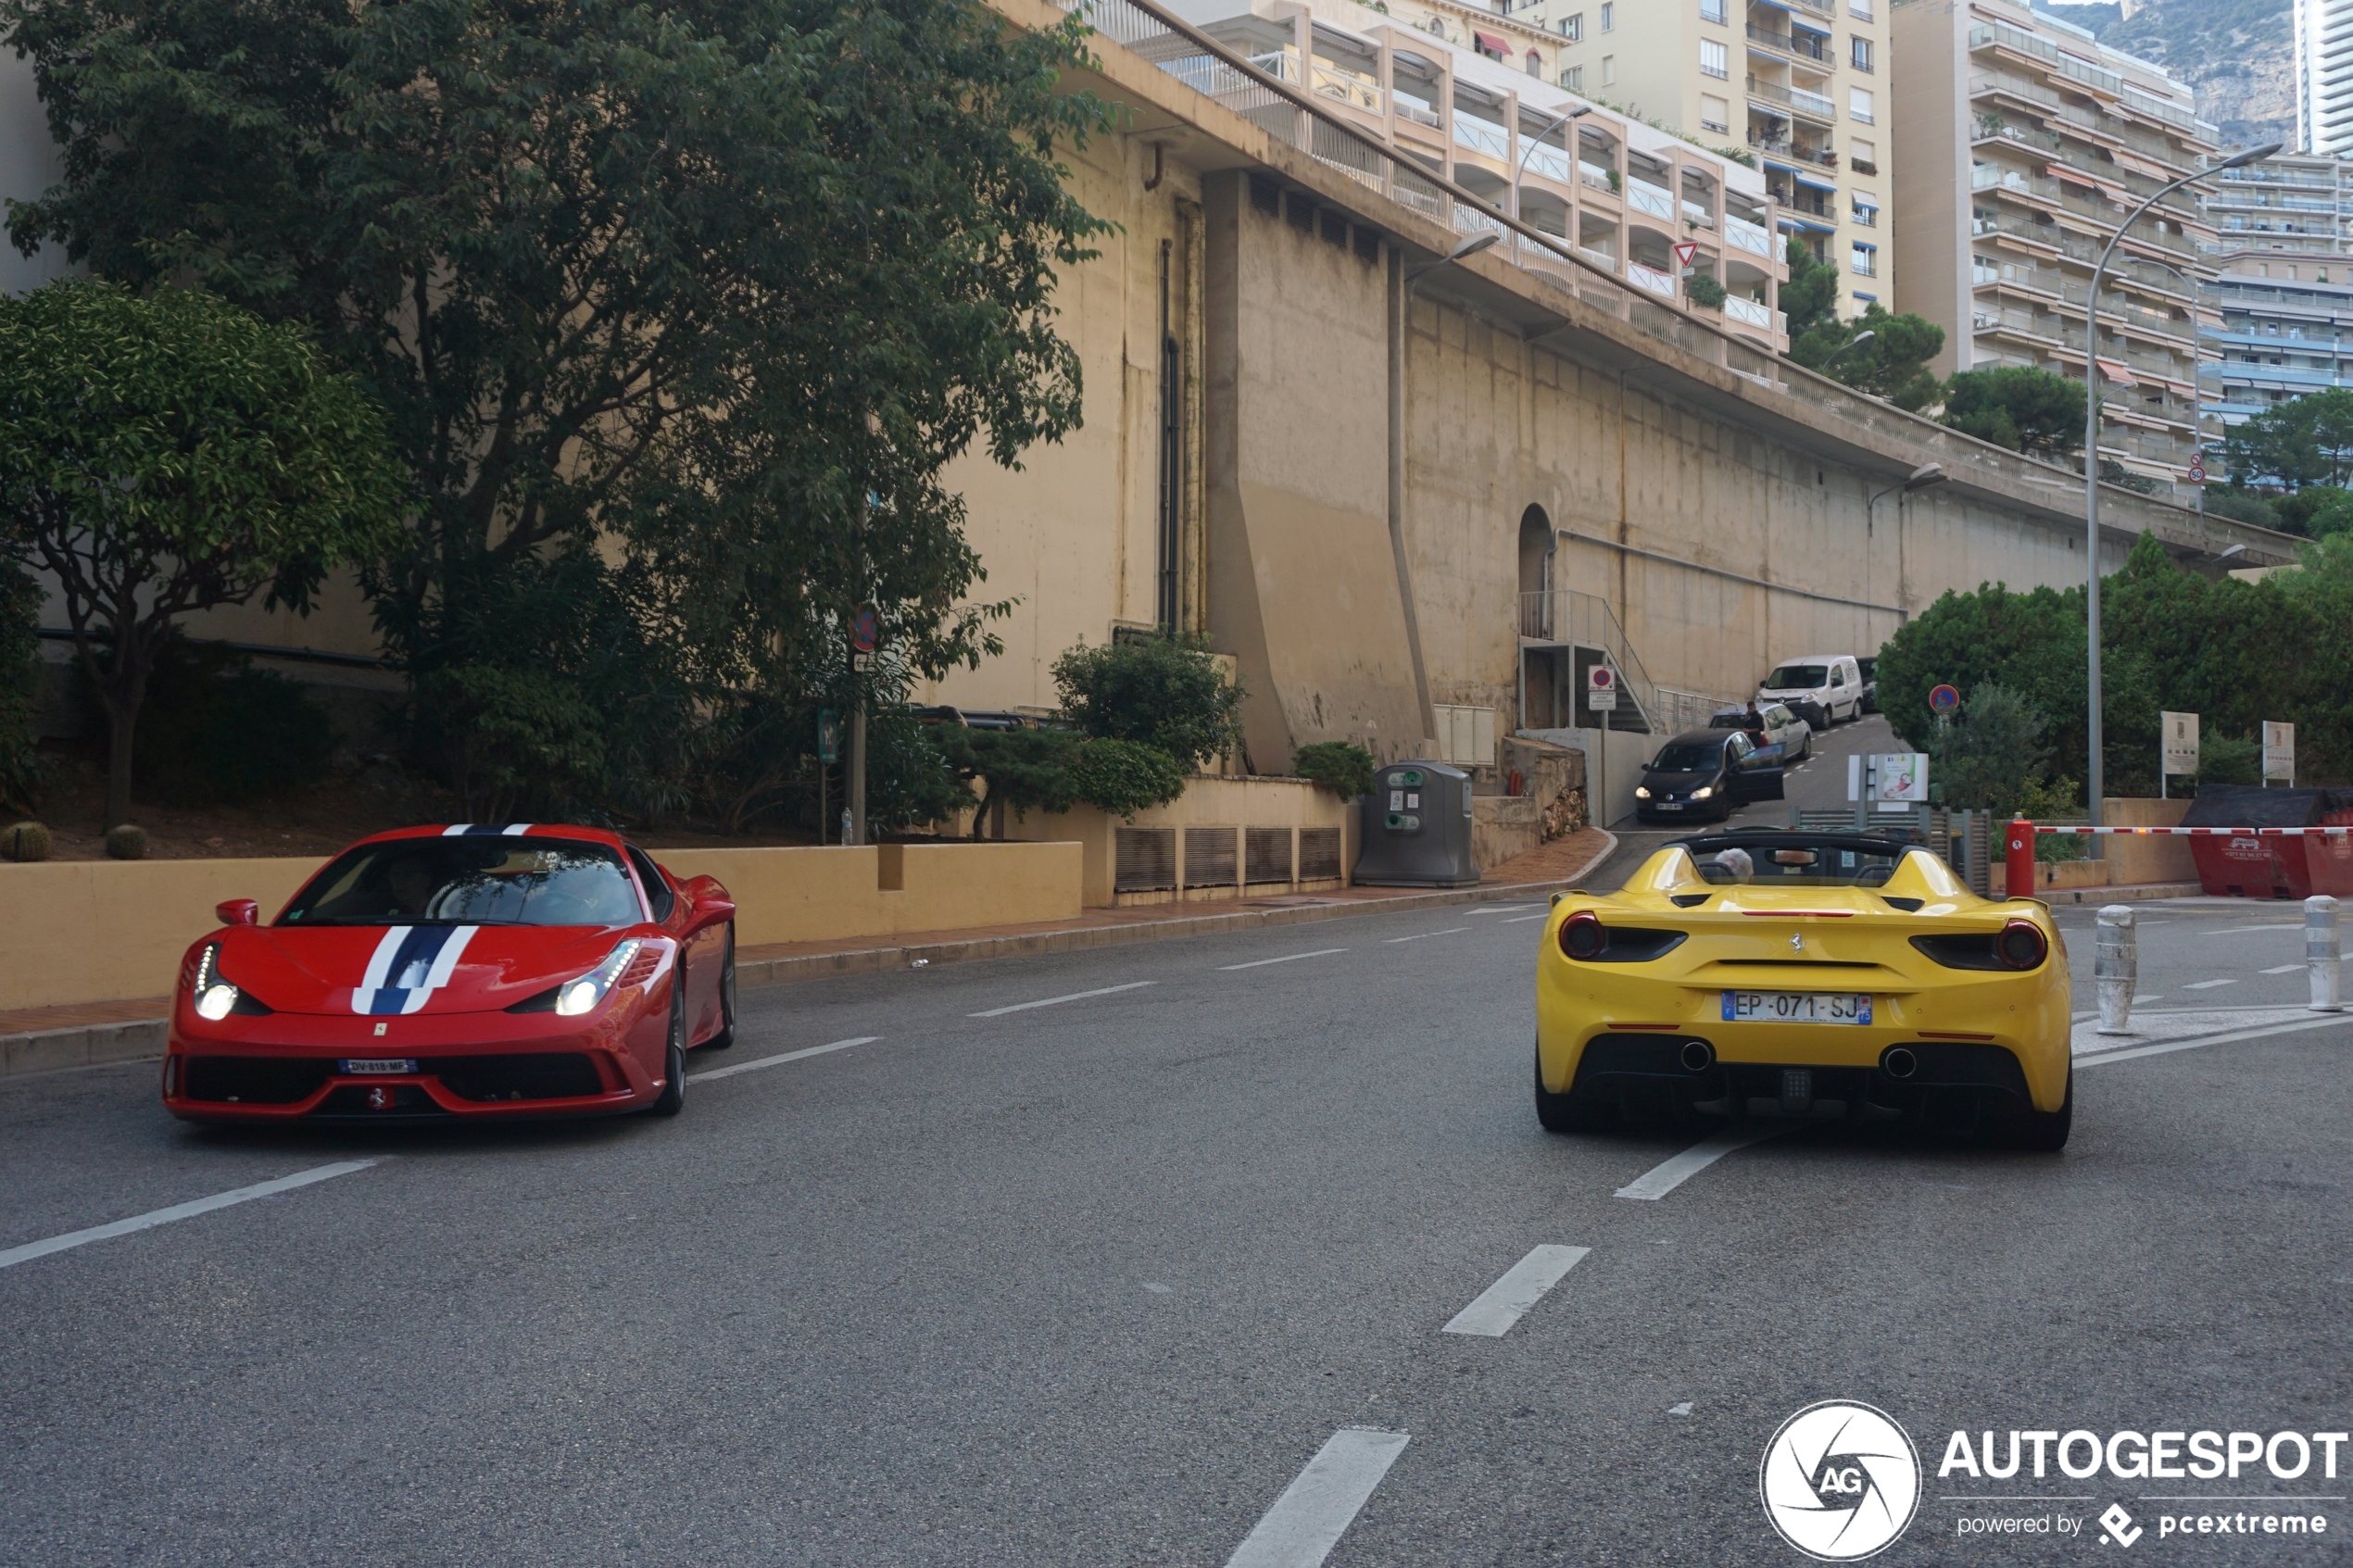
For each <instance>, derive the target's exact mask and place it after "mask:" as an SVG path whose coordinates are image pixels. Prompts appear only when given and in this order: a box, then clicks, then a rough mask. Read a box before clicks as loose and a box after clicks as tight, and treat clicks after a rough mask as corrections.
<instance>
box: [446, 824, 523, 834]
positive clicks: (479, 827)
mask: <svg viewBox="0 0 2353 1568" xmlns="http://www.w3.org/2000/svg"><path fill="white" fill-rule="evenodd" d="M530 831H531V824H530V823H529V822H454V823H452V824H451V825H449V826H448V827H446V828H443V829H442V830H441V836H442V837H444V838H521V837H522V835H523V834H527V833H529V832H530Z"/></svg>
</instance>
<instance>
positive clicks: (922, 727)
mask: <svg viewBox="0 0 2353 1568" xmlns="http://www.w3.org/2000/svg"><path fill="white" fill-rule="evenodd" d="M937 728H938V726H937V725H931V724H925V723H922V722H920V721H917V720H916V719H915V717H914V716H913V715H912V714H911V713H908V712H907V711H906V710H905V709H883V710H881V711H879V712H875V713H873V714H870V715H869V716H868V717H867V720H866V830H867V832H868V833H869V834H875V833H900V832H903V831H905V830H906V829H908V828H912V827H921V826H923V825H924V824H925V823H927V822H942V821H945V820H946V819H947V818H949V817H952V816H954V815H955V814H956V812H957V811H958V810H959V809H962V808H963V807H966V806H969V805H971V804H972V803H973V797H972V791H970V790H968V789H966V788H965V787H964V783H963V780H962V779H959V778H958V777H957V776H956V770H955V769H953V768H951V767H950V766H949V765H948V758H947V756H946V754H945V753H944V752H942V751H941V749H940V746H939V741H938V739H937V734H936V732H937ZM848 749H849V748H848V746H847V745H846V744H845V746H844V747H843V750H844V753H845V755H846V754H847V752H848ZM821 825H822V824H821Z"/></svg>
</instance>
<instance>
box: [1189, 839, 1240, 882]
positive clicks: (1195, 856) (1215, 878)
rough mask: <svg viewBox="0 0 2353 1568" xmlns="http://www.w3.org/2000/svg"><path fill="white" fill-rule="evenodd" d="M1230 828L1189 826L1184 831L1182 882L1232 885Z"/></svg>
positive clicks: (1232, 850) (1232, 858)
mask: <svg viewBox="0 0 2353 1568" xmlns="http://www.w3.org/2000/svg"><path fill="white" fill-rule="evenodd" d="M1234 834H1235V830H1234V829H1232V828H1189V829H1187V830H1186V833H1185V885H1186V886H1188V887H1231V886H1233V885H1234Z"/></svg>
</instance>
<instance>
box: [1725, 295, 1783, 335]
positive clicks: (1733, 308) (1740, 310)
mask: <svg viewBox="0 0 2353 1568" xmlns="http://www.w3.org/2000/svg"><path fill="white" fill-rule="evenodd" d="M1724 314H1725V315H1727V316H1729V317H1730V318H1731V319H1732V320H1735V321H1744V322H1746V323H1747V324H1748V325H1750V326H1752V327H1763V328H1764V329H1765V330H1766V331H1768V332H1770V331H1771V330H1772V327H1773V317H1774V316H1775V315H1776V314H1777V312H1776V311H1775V310H1774V309H1773V307H1770V306H1768V305H1759V304H1757V303H1756V301H1755V300H1753V299H1743V298H1742V297H1741V296H1740V295H1736V294H1728V295H1725V296H1724Z"/></svg>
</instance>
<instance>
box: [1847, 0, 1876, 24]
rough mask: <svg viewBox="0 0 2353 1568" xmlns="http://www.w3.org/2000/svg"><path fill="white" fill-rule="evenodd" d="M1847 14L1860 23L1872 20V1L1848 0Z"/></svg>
mask: <svg viewBox="0 0 2353 1568" xmlns="http://www.w3.org/2000/svg"><path fill="white" fill-rule="evenodd" d="M1846 14H1847V15H1848V16H1850V17H1853V18H1854V19H1856V21H1858V22H1867V21H1869V20H1870V19H1871V0H1846Z"/></svg>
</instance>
